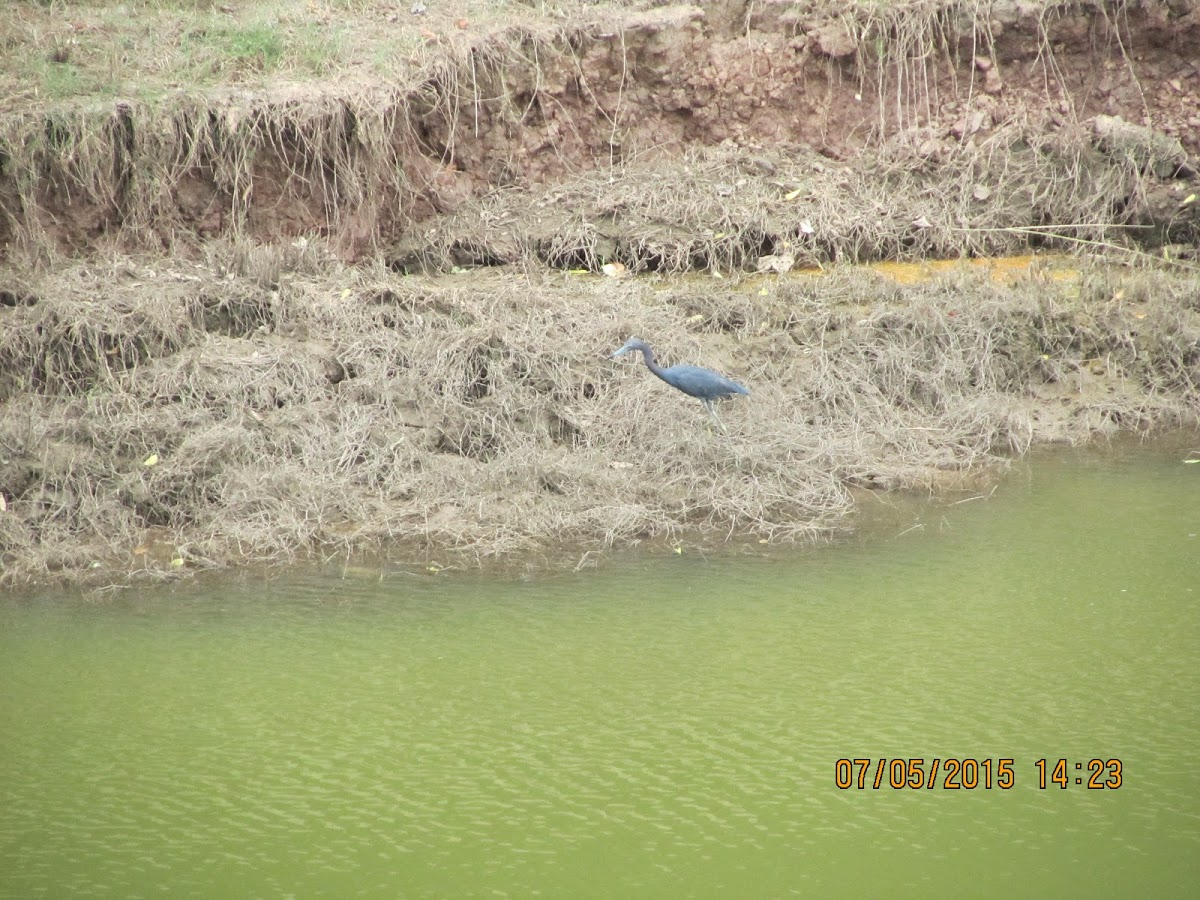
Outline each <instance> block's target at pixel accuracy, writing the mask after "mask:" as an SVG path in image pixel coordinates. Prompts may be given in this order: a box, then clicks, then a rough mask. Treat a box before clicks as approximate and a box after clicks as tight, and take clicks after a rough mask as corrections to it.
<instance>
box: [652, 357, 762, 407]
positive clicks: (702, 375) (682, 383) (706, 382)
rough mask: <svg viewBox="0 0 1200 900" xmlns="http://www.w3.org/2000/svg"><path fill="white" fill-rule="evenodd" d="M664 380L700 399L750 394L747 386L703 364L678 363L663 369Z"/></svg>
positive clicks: (662, 376)
mask: <svg viewBox="0 0 1200 900" xmlns="http://www.w3.org/2000/svg"><path fill="white" fill-rule="evenodd" d="M660 377H661V378H662V380H663V381H665V382H666V383H667V384H669V385H671V386H672V387H676V388H678V389H679V390H681V391H683V392H684V393H685V394H690V395H691V396H693V397H699V398H700V399H702V400H703V399H709V400H711V399H713V398H716V397H728V396H729V395H731V394H749V393H750V391H748V390H747V389H746V388H744V387H742V386H741V385H740V384H738V383H737V382H736V381H730V380H729V379H728V378H726V377H725V376H724V375H720V374H718V373H717V372H714V371H713V370H712V369H705V368H703V367H702V366H689V365H678V366H671V367H670V368H668V369H663V370H662V375H661V376H660Z"/></svg>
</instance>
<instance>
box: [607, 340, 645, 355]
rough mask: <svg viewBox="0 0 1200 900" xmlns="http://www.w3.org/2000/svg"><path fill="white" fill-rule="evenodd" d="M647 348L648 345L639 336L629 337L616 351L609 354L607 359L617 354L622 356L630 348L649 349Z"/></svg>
mask: <svg viewBox="0 0 1200 900" xmlns="http://www.w3.org/2000/svg"><path fill="white" fill-rule="evenodd" d="M649 349H650V345H649V344H647V343H646V342H645V341H643V340H642V339H641V338H635V337H631V338H630V339H629V340H627V341H626V342H625V344H624V345H623V346H622V347H621V349H620V350H618V351H617V352H616V353H614V354H613V355H612V356H610V357H609V359H616V358H617V357H618V356H624V355H625V354H626V353H628V352H629V351H630V350H649Z"/></svg>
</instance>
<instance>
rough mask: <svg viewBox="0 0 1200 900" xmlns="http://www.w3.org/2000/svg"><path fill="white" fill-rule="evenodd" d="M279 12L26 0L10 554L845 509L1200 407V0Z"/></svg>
mask: <svg viewBox="0 0 1200 900" xmlns="http://www.w3.org/2000/svg"><path fill="white" fill-rule="evenodd" d="M265 8H266V7H264V6H263V5H261V4H260V5H255V4H237V3H234V4H231V5H229V6H228V7H226V6H222V7H220V8H219V9H218V8H215V7H214V8H213V9H211V10H209V9H207V8H205V9H198V8H197V7H195V5H194V4H181V5H179V6H178V7H176V6H174V5H172V4H158V5H151V6H146V7H145V8H144V9H142V8H141V7H139V11H140V12H141V13H142V14H143V15H142V16H141V17H133V18H131V17H129V16H127V15H126V16H121V15H119V13H118V12H116V11H115V10H116V8H115V7H113V8H110V7H107V6H104V5H89V6H86V7H85V6H74V5H70V4H68V5H67V6H66V7H65V9H66V12H67V13H68V15H66V16H65V17H64V16H62V15H61V11H58V8H57V7H55V9H54V10H50V9H49V8H46V9H43V8H40V7H39V8H36V9H35V8H30V9H26V8H22V10H21V11H20V13H19V15H16V16H14V17H13V19H12V21H11V22H9V23H7V24H6V25H5V26H4V27H5V28H6V29H7V32H6V35H7V37H6V42H7V43H6V45H7V46H10V47H11V48H13V49H14V55H13V56H12V57H11V58H12V60H13V64H12V67H11V70H10V72H9V73H8V75H6V76H5V77H4V80H0V84H2V85H3V90H4V92H5V96H6V97H7V100H8V102H7V103H6V110H7V111H6V112H5V113H3V114H2V115H0V413H2V415H0V498H2V503H0V507H2V508H0V562H2V565H3V571H2V572H0V581H3V582H4V583H10V584H14V583H21V582H26V581H29V580H41V579H47V578H64V579H83V580H95V581H102V582H103V581H107V582H115V581H120V580H122V579H124V578H127V577H130V576H131V575H147V576H151V577H170V576H173V575H177V574H180V573H188V572H192V571H196V570H197V569H201V568H218V567H222V566H226V565H230V564H232V563H238V562H253V561H266V562H276V561H280V560H287V559H292V558H295V557H297V556H300V555H305V554H309V553H317V554H322V555H329V554H342V555H351V556H352V555H353V554H355V553H357V552H372V553H374V552H380V551H382V552H395V553H398V554H402V555H406V556H409V557H412V558H419V559H434V558H436V559H437V560H439V561H440V562H441V563H445V562H447V561H452V562H459V563H463V564H467V563H469V564H477V563H480V562H483V561H486V560H491V559H495V558H498V557H499V558H512V557H513V556H514V554H518V553H526V552H529V551H536V550H538V549H539V548H545V547H547V546H549V545H551V544H555V545H556V546H562V545H564V544H565V545H566V546H571V547H575V548H578V552H579V553H583V552H586V551H587V550H593V549H602V548H605V547H609V546H614V545H615V546H621V545H626V544H629V543H631V542H636V541H644V540H673V539H676V538H677V537H678V536H680V535H682V534H691V535H703V536H706V538H705V539H711V538H713V537H717V538H724V537H725V536H729V535H740V536H749V537H751V538H753V539H759V540H767V541H784V540H793V539H806V538H811V537H816V536H821V535H825V534H828V533H830V532H831V531H832V530H836V529H839V528H844V527H848V525H849V523H850V522H851V518H850V514H851V513H852V512H853V510H854V508H855V503H856V498H857V497H859V496H861V492H862V491H882V490H889V489H905V488H914V487H935V486H939V487H953V486H954V485H956V484H958V485H962V484H969V483H971V482H972V480H973V479H975V478H977V477H978V474H979V473H980V472H986V471H991V470H992V469H993V467H994V466H996V465H998V464H1002V462H1003V460H1004V459H1006V458H1008V457H1010V456H1011V455H1013V454H1020V453H1022V452H1024V451H1025V450H1026V449H1027V448H1028V447H1029V446H1030V445H1031V444H1032V443H1034V442H1038V441H1070V442H1075V441H1081V440H1086V439H1088V438H1089V437H1092V436H1094V435H1097V434H1107V433H1111V432H1113V431H1115V430H1119V429H1125V430H1137V431H1142V430H1150V429H1154V428H1157V427H1165V426H1176V425H1181V424H1184V425H1186V424H1192V423H1195V422H1196V421H1197V417H1198V413H1200V275H1198V270H1197V265H1198V263H1197V261H1196V246H1197V242H1198V241H1200V201H1197V199H1196V197H1197V194H1200V176H1198V175H1197V167H1196V155H1197V153H1198V152H1200V143H1198V142H1200V137H1198V135H1200V127H1198V126H1200V68H1198V66H1197V62H1196V58H1195V53H1194V48H1195V47H1196V46H1197V45H1200V18H1198V13H1197V9H1198V7H1197V6H1196V5H1195V4H1193V3H1189V2H1181V3H1171V4H1154V3H1148V4H1142V5H1138V6H1136V7H1130V6H1128V5H1125V4H1112V5H1106V4H1059V5H1049V4H1044V3H1032V4H1012V3H1005V2H995V3H991V4H983V5H980V4H970V5H967V4H962V3H944V4H931V5H929V6H928V7H925V6H922V7H919V8H918V7H913V6H906V7H904V8H902V9H897V10H894V11H880V10H878V9H875V8H873V7H867V6H862V7H858V6H853V7H851V8H850V9H849V10H846V9H845V8H843V7H838V8H836V9H834V8H833V7H829V6H826V5H822V4H820V3H801V4H772V3H767V4H749V5H748V4H740V3H736V2H729V3H714V4H704V5H701V6H694V7H693V6H670V7H663V6H654V5H623V6H613V5H587V6H580V7H578V8H575V7H572V8H571V10H570V11H569V12H570V14H569V15H568V16H566V17H558V16H551V15H547V14H544V13H542V12H539V11H538V10H533V9H532V8H529V7H521V6H516V5H514V6H512V7H505V11H506V13H511V15H504V16H501V15H499V14H498V13H497V11H496V7H495V6H494V5H488V6H478V7H476V6H472V5H470V4H463V5H461V7H455V8H454V9H449V8H447V9H445V10H432V11H429V12H427V13H426V14H424V15H419V16H418V15H415V14H412V13H411V12H410V11H409V8H408V6H407V5H406V6H405V7H404V8H403V9H400V8H398V7H397V8H393V7H391V6H390V5H387V4H373V3H363V4H360V5H357V6H355V7H354V9H341V8H339V9H337V10H334V8H333V7H332V6H327V5H322V4H319V3H318V4H312V3H309V4H291V3H288V2H280V3H279V5H278V6H277V7H275V6H272V7H270V9H271V10H274V12H273V13H271V15H274V16H275V18H274V19H271V20H270V21H267V20H264V19H262V17H263V16H264V15H267V13H265V12H263V9H265ZM335 13H336V15H335ZM313 29H316V31H314V30H313ZM322 29H323V30H322ZM348 29H349V30H348ZM312 34H322V35H328V36H330V40H331V41H332V40H333V38H334V37H336V38H337V39H338V40H339V41H342V42H343V43H342V44H339V45H338V46H340V47H342V50H343V51H344V50H345V49H346V47H348V46H350V44H349V43H347V42H350V41H351V39H352V40H353V52H340V53H339V54H335V53H334V52H333V50H329V49H328V47H333V44H332V43H331V44H329V45H328V47H327V50H328V53H329V57H328V58H329V59H331V60H334V61H336V62H337V63H338V65H337V66H334V67H332V68H331V67H330V66H324V67H322V66H321V65H316V64H315V63H312V60H311V59H310V56H305V55H304V54H302V53H301V52H300V50H301V49H303V48H305V47H308V48H309V49H311V47H310V45H309V44H305V43H304V40H306V38H305V35H309V36H311V35H312ZM271 35H276V36H277V37H276V38H275V40H276V41H277V43H275V44H273V43H271V37H270V36H271ZM218 38H219V40H218ZM250 38H255V40H257V41H258V42H259V43H257V44H256V43H254V42H253V41H251V40H250ZM151 40H154V41H157V43H158V44H160V45H161V48H162V52H161V54H159V55H153V54H145V55H144V58H138V57H137V55H136V54H135V53H134V51H133V50H126V51H123V52H122V55H113V52H112V51H111V49H108V50H106V49H105V48H110V44H111V46H125V47H129V48H138V47H142V46H143V45H144V44H145V42H148V41H151ZM106 42H108V43H106ZM113 42H115V43H113ZM247 42H249V43H247ZM334 43H336V42H334ZM247 46H249V47H251V48H252V49H253V48H258V49H257V50H254V53H257V54H258V55H257V56H255V55H253V53H252V54H251V55H250V56H246V55H245V54H244V53H243V49H244V48H245V47H247ZM322 46H326V45H322ZM272 47H275V50H273V51H272V50H271V48H272ZM384 47H391V48H392V49H393V51H396V53H398V48H399V49H403V53H399V55H396V53H392V54H390V55H382V49H381V48H384ZM240 48H241V49H240ZM306 52H307V51H306ZM106 54H107V55H106ZM222 54H223V56H222ZM239 54H240V55H239ZM222 60H224V62H223V63H222V62H221V61H222ZM231 60H232V61H233V62H231ZM247 60H249V61H247ZM305 60H308V62H305ZM234 62H236V63H237V64H236V65H234V64H233V63H234ZM218 63H221V65H218ZM310 63H312V65H311V66H310V68H311V71H309V70H308V69H306V68H305V66H309V65H310ZM67 72H70V73H73V74H72V78H73V79H74V80H73V81H70V80H66V81H64V73H67ZM13 73H21V77H20V78H16V77H9V76H10V75H13ZM105 73H107V74H105ZM185 76H186V77H185ZM30 85H33V88H32V89H31V88H30ZM64 85H66V86H67V87H64ZM172 85H174V86H172ZM56 92H57V93H56ZM997 255H1010V256H1011V255H1017V258H1016V259H1007V260H1006V259H998V260H994V261H993V262H992V263H990V264H983V263H981V262H979V261H978V258H980V257H995V256H997ZM936 258H943V259H944V258H954V259H963V260H964V262H963V263H962V265H961V266H951V267H948V268H945V269H944V270H938V271H925V270H923V269H922V268H921V266H922V264H923V263H924V262H925V261H927V260H931V259H936ZM972 259H975V260H977V261H976V262H975V263H971V262H968V260H972ZM880 260H889V261H892V262H899V263H902V264H903V265H901V266H900V267H892V268H890V269H889V268H887V267H884V268H882V269H876V268H871V267H870V266H869V265H867V264H872V263H875V262H877V261H880ZM904 265H908V266H909V268H904ZM633 334H636V335H639V336H641V337H644V338H647V339H649V340H650V341H651V342H652V343H653V344H654V345H655V346H656V347H657V348H658V350H659V351H660V354H661V355H662V356H663V357H664V358H665V360H666V361H668V362H694V363H700V364H703V365H707V366H710V367H713V368H716V369H719V370H721V371H722V372H724V373H725V374H727V375H729V376H731V377H734V378H736V379H738V380H739V381H742V382H744V383H746V384H747V385H748V386H749V387H750V388H751V391H752V394H751V396H750V397H749V398H739V399H738V401H737V402H733V403H729V404H726V405H725V406H724V407H723V409H722V417H723V420H724V421H725V422H726V424H727V425H728V428H729V431H728V433H721V432H719V431H714V430H713V429H712V428H711V427H710V425H709V423H708V421H707V420H706V418H705V416H704V413H703V410H702V408H701V407H700V405H699V404H698V403H696V402H695V401H693V400H690V399H688V398H684V397H682V396H680V395H678V394H676V393H674V392H673V391H671V390H670V389H669V388H667V387H666V386H665V385H663V384H662V383H661V382H658V381H656V380H655V379H653V378H652V377H651V376H650V375H649V374H648V373H647V372H646V371H645V370H644V369H643V368H641V367H640V365H637V364H634V363H633V362H631V361H630V360H624V361H622V362H621V363H615V362H610V361H608V360H607V359H606V358H605V357H606V354H607V353H608V352H610V351H611V350H612V349H614V348H615V347H617V346H619V345H620V344H621V343H622V342H623V341H624V340H625V339H626V338H628V337H629V336H630V335H633ZM577 556H578V554H572V558H577Z"/></svg>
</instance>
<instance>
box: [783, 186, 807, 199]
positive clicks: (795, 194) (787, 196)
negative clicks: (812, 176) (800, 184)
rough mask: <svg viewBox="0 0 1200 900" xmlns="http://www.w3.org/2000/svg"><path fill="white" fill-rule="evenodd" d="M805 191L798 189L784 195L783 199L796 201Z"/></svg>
mask: <svg viewBox="0 0 1200 900" xmlns="http://www.w3.org/2000/svg"><path fill="white" fill-rule="evenodd" d="M803 190H804V189H803V188H796V189H795V190H794V191H788V192H787V193H786V194H784V195H783V199H784V200H795V199H796V198H797V197H799V196H800V193H801V191H803Z"/></svg>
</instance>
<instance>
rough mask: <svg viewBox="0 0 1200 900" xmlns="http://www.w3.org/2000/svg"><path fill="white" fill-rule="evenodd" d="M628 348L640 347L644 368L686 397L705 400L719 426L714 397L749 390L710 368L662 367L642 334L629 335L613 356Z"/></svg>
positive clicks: (722, 397) (718, 397)
mask: <svg viewBox="0 0 1200 900" xmlns="http://www.w3.org/2000/svg"><path fill="white" fill-rule="evenodd" d="M630 350H641V351H642V359H644V360H645V361H646V368H647V369H649V370H650V371H651V372H653V373H654V374H655V375H657V376H658V377H659V378H661V379H662V380H663V381H665V382H666V383H667V384H669V385H670V386H671V387H673V388H675V389H676V390H680V391H683V392H684V393H685V394H687V395H688V396H689V397H696V398H698V399H699V400H700V402H701V403H703V404H704V408H705V409H707V410H708V414H709V415H710V416H712V417H713V419H714V420H715V421H716V423H717V424H718V425H721V428H724V427H725V426H724V425H722V424H721V420H720V419H718V418H717V411H716V410H715V409H713V401H714V400H724V399H725V398H726V397H732V396H733V395H734V394H746V395H747V396H748V395H749V394H750V391H748V390H747V389H746V388H744V387H742V386H741V385H740V384H738V383H737V382H736V381H730V380H729V379H728V378H726V377H725V376H724V375H718V374H717V373H716V372H714V371H713V370H712V369H704V368H701V367H700V366H688V365H678V366H668V367H667V368H665V369H664V368H662V367H661V366H660V365H658V363H656V362H655V361H654V351H653V350H651V349H650V345H649V344H647V343H646V342H645V341H643V340H642V339H641V338H630V339H629V340H627V341H626V342H625V346H623V347H622V348H621V349H620V350H618V351H617V352H616V353H614V354H613V355H612V358H613V359H616V358H617V357H618V356H623V355H624V354H626V353H628V352H629V351H630Z"/></svg>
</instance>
